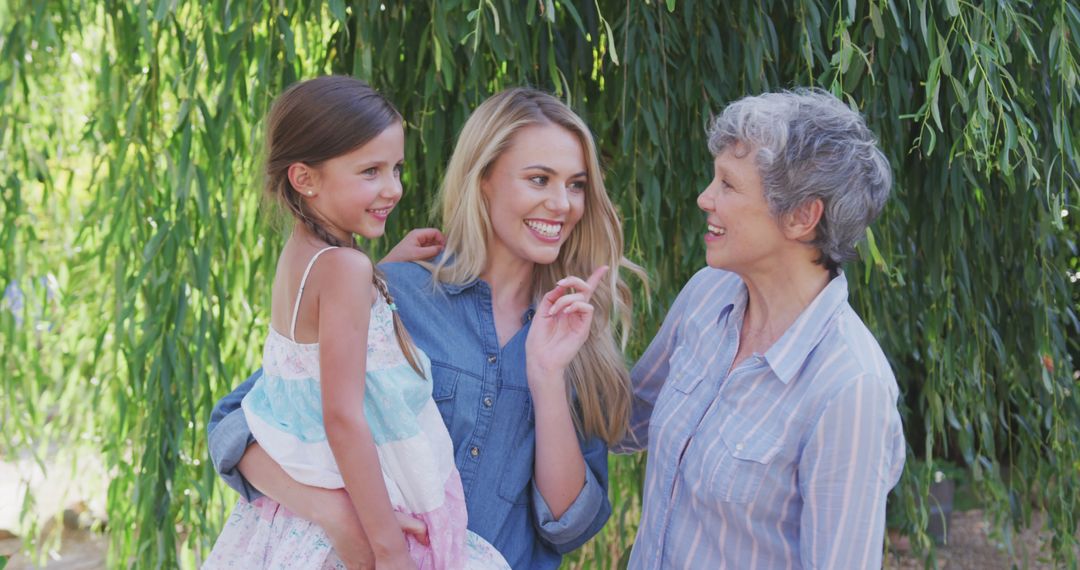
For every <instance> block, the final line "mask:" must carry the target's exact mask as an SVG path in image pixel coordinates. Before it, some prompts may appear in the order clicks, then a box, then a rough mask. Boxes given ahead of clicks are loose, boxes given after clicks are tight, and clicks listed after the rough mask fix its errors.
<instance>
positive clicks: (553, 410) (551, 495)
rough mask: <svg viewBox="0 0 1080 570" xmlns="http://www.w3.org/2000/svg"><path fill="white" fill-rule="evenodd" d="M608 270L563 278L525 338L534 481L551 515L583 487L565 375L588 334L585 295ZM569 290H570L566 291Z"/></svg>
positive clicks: (589, 308) (557, 514)
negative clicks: (532, 415) (533, 436)
mask: <svg viewBox="0 0 1080 570" xmlns="http://www.w3.org/2000/svg"><path fill="white" fill-rule="evenodd" d="M606 272H607V267H601V268H599V269H597V270H596V271H594V272H593V274H592V275H591V276H590V277H589V280H588V282H585V281H582V280H581V279H579V278H577V277H568V278H566V279H563V280H561V281H560V282H559V285H557V286H556V287H555V289H553V290H551V291H550V292H548V293H547V294H546V295H544V298H543V299H542V300H541V302H540V306H539V307H537V311H536V316H535V317H534V318H533V322H532V325H531V328H530V330H529V337H528V339H527V340H526V341H525V351H526V367H527V371H526V373H527V375H528V380H529V391H530V393H531V395H532V399H533V408H534V413H535V415H536V459H535V462H534V465H535V467H534V473H533V481H534V483H535V484H536V488H537V490H538V491H539V492H540V495H541V496H542V497H543V499H544V502H545V503H546V504H547V507H548V509H549V510H550V511H551V514H552V516H553V517H554V518H555V519H559V518H560V517H562V515H563V514H564V513H565V512H566V511H567V509H569V508H570V506H571V505H572V504H573V503H574V500H575V499H577V497H578V495H580V494H581V491H582V489H583V488H584V487H585V483H586V478H585V477H586V476H585V458H584V456H583V455H582V453H581V447H580V444H579V442H578V436H577V430H576V429H575V428H574V421H573V419H572V418H571V417H570V406H569V402H568V401H567V395H566V394H567V390H566V380H565V373H566V367H567V366H569V364H570V361H571V360H573V358H574V356H576V355H577V352H578V350H580V349H581V347H582V345H583V344H584V343H585V340H586V339H588V337H589V330H590V326H591V324H592V314H593V306H592V305H591V304H589V298H590V296H591V295H592V291H593V290H594V289H595V288H596V285H597V284H598V283H599V282H600V279H601V278H603V276H604V273H606ZM570 288H573V289H574V292H573V293H570V292H568V290H569V289H570Z"/></svg>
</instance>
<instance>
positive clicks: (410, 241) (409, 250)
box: [379, 228, 446, 263]
mask: <svg viewBox="0 0 1080 570" xmlns="http://www.w3.org/2000/svg"><path fill="white" fill-rule="evenodd" d="M444 245H446V238H445V237H443V235H442V232H440V231H439V230H438V229H436V228H418V229H415V230H412V231H410V232H409V233H407V234H405V237H403V238H401V241H399V242H398V244H397V245H395V246H394V249H391V250H390V251H388V252H387V253H386V255H384V256H383V258H382V259H380V260H379V263H393V262H395V261H422V260H425V259H431V258H432V257H435V256H436V255H438V254H439V252H440V251H442V248H443V246H444Z"/></svg>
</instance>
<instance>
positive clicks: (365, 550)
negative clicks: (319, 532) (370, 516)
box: [314, 489, 375, 570]
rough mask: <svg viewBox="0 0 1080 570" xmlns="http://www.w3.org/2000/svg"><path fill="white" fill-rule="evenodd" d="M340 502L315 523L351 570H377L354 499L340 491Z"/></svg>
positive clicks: (327, 508) (321, 515) (322, 510)
mask: <svg viewBox="0 0 1080 570" xmlns="http://www.w3.org/2000/svg"><path fill="white" fill-rule="evenodd" d="M337 495H338V496H339V498H340V500H338V501H335V502H334V503H333V504H330V505H325V507H326V508H324V509H321V510H320V517H319V520H316V521H314V522H315V523H316V524H318V525H319V526H320V527H322V528H323V530H324V531H325V532H326V536H327V538H329V539H330V544H331V545H332V546H333V547H334V553H336V554H337V555H338V558H340V559H341V561H342V562H343V563H345V567H346V568H348V569H349V570H372V569H374V568H375V554H374V553H373V552H372V551H371V544H370V543H368V539H367V535H366V534H364V527H363V526H361V524H360V519H359V518H358V517H357V516H356V509H355V508H354V507H353V504H352V499H350V498H349V494H348V493H347V492H345V490H344V489H341V490H338V491H337Z"/></svg>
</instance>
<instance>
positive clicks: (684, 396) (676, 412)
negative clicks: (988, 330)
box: [619, 90, 905, 569]
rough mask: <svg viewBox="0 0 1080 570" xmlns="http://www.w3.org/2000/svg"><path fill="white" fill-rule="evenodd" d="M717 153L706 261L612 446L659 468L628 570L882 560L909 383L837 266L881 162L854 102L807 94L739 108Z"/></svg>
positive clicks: (869, 202)
mask: <svg viewBox="0 0 1080 570" xmlns="http://www.w3.org/2000/svg"><path fill="white" fill-rule="evenodd" d="M709 150H710V151H711V152H712V154H713V156H714V161H713V168H714V177H713V180H712V182H711V183H710V184H709V186H708V187H707V188H705V190H704V191H703V192H702V193H701V195H700V196H699V197H698V206H699V207H700V208H701V209H702V210H703V211H704V212H705V218H706V219H705V220H704V221H705V224H704V225H705V226H706V228H705V230H706V231H705V232H704V239H705V247H706V261H707V262H708V265H709V267H707V268H705V269H702V270H701V271H700V272H698V273H697V275H695V276H694V277H693V278H692V279H691V280H690V282H689V283H688V284H687V285H686V287H685V288H683V290H682V292H681V293H680V294H679V296H678V298H677V299H676V301H675V303H674V305H673V306H672V308H671V310H670V312H669V313H668V315H667V317H666V319H665V321H664V324H663V326H662V328H661V329H660V332H659V334H658V335H657V337H656V338H655V339H654V340H653V341H652V343H651V345H650V346H649V348H648V350H647V351H646V352H645V355H644V356H643V357H642V358H641V360H640V361H639V362H638V363H637V365H636V366H635V367H634V370H633V372H632V373H631V377H632V380H633V383H634V386H635V405H634V414H633V418H632V421H631V430H632V433H631V434H630V436H628V437H627V439H626V441H624V442H623V444H622V445H621V446H620V447H619V450H620V451H624V452H626V451H636V450H639V449H642V448H644V447H646V446H647V447H648V450H649V462H648V467H647V470H646V485H645V499H644V503H645V504H644V511H643V514H642V521H641V527H640V530H639V532H638V536H637V542H636V544H635V546H634V551H633V554H632V557H631V562H630V567H631V568H642V569H643V568H872V567H880V566H881V555H882V535H883V532H884V522H885V498H886V495H887V494H888V492H889V490H890V489H891V488H892V487H893V486H894V485H895V484H896V482H897V480H898V479H899V477H900V473H901V470H902V468H903V464H904V454H905V444H904V437H903V431H902V428H901V424H900V416H899V414H898V413H897V409H896V401H897V398H898V392H899V391H898V389H897V385H896V381H895V379H894V377H893V374H892V371H891V369H890V368H889V363H888V361H887V360H886V358H885V355H884V354H883V353H882V351H881V349H880V347H879V346H878V344H877V342H876V341H875V340H874V337H873V336H872V335H871V334H870V332H869V331H868V330H867V329H866V327H865V325H864V324H863V322H862V321H861V320H860V319H859V316H858V315H856V314H855V312H854V311H853V310H852V308H851V307H850V305H848V302H847V297H848V289H847V280H846V278H845V277H844V274H843V272H842V271H841V270H840V264H841V263H843V262H844V261H846V260H848V259H850V258H852V257H854V255H855V249H854V246H855V243H856V242H857V241H858V240H859V239H860V238H861V236H863V235H864V233H865V231H866V227H867V225H868V224H870V222H871V221H873V220H874V218H876V217H877V215H878V213H879V212H880V211H881V208H882V206H883V205H884V204H885V201H886V199H887V198H888V194H889V188H890V186H891V184H892V177H891V174H890V171H889V165H888V162H887V161H886V160H885V157H884V156H883V155H882V153H881V151H880V150H879V149H878V147H877V144H876V142H875V139H874V136H873V134H872V133H871V132H870V130H869V129H868V128H867V127H866V124H865V123H864V122H863V120H862V118H861V117H860V116H859V114H858V113H856V112H854V111H852V110H851V109H849V108H848V107H847V106H845V105H844V104H843V103H841V102H840V101H839V100H837V99H836V98H835V97H833V96H832V95H830V94H828V93H826V92H823V91H809V90H800V91H795V92H784V93H770V94H766V95H761V96H757V97H747V98H744V99H741V100H739V101H737V102H735V103H733V104H731V105H730V106H729V107H727V108H726V109H725V110H724V112H723V113H722V114H721V115H720V116H719V117H718V118H717V119H716V120H715V121H714V122H713V123H712V126H711V128H710V131H709Z"/></svg>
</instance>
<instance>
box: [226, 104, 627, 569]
mask: <svg viewBox="0 0 1080 570" xmlns="http://www.w3.org/2000/svg"><path fill="white" fill-rule="evenodd" d="M439 206H440V208H441V214H442V224H443V228H444V231H445V250H444V251H443V253H442V255H441V256H440V257H439V258H437V259H436V260H435V261H433V262H431V263H387V261H388V260H386V259H384V263H383V265H382V266H381V267H382V269H383V270H384V271H385V273H386V276H387V279H388V282H389V285H390V292H391V294H392V295H393V296H394V297H395V298H398V299H408V303H400V304H399V307H398V311H399V313H400V315H401V319H402V321H403V322H404V324H405V326H406V328H407V329H408V330H409V332H410V333H411V335H412V337H413V339H414V340H415V342H416V344H417V345H418V346H419V347H420V348H421V349H422V350H423V351H424V352H425V353H426V354H427V355H428V357H429V358H430V359H431V362H432V368H433V378H434V380H433V382H434V385H433V395H434V398H435V401H436V403H437V405H438V407H439V411H440V413H441V414H442V417H443V421H444V422H445V423H446V427H447V428H448V430H449V432H450V436H451V439H452V440H453V442H454V448H455V460H456V463H457V467H458V469H459V471H460V472H461V479H462V483H463V485H464V489H465V500H466V504H467V507H468V511H469V529H470V530H472V531H473V532H475V533H477V534H478V535H480V536H481V537H483V538H485V539H487V540H488V541H489V542H491V543H492V544H493V545H494V546H495V547H496V548H497V549H498V550H499V551H500V552H501V553H502V554H503V555H504V556H505V557H506V559H507V561H509V563H510V564H511V566H512V567H514V568H556V567H558V565H559V563H560V561H561V558H562V554H563V553H565V552H568V551H570V550H573V549H575V548H577V547H579V546H580V545H582V544H583V543H584V542H585V541H586V540H588V539H589V538H590V537H592V536H593V535H594V534H595V533H596V532H597V531H598V530H599V529H600V528H601V527H602V526H603V524H604V522H606V520H607V518H608V516H609V515H610V513H611V505H610V504H609V502H608V499H607V483H608V480H607V445H608V444H610V443H614V442H616V441H619V439H620V438H621V437H622V436H623V432H624V429H625V426H626V424H627V417H628V413H629V406H630V389H629V379H628V373H627V370H626V368H625V366H624V363H623V358H622V353H621V351H620V350H619V347H618V345H617V344H616V341H615V335H614V331H613V325H612V322H613V321H618V322H620V323H621V324H622V326H623V327H624V328H625V326H626V325H627V324H628V323H629V319H630V310H631V306H630V295H629V290H628V288H627V286H626V284H625V283H624V282H623V280H622V278H621V276H620V274H619V271H618V270H617V269H618V268H620V267H622V268H627V269H628V270H630V271H632V272H634V273H637V274H639V275H640V274H641V273H640V269H639V268H637V267H636V266H635V265H633V264H631V263H630V262H628V261H627V260H626V259H625V258H624V257H623V255H622V229H621V226H620V223H619V220H618V217H617V215H616V212H615V209H614V207H613V205H612V204H611V201H610V200H609V198H608V196H607V193H606V190H605V188H604V183H603V178H602V176H601V171H600V167H599V164H598V161H597V157H596V148H595V146H594V144H593V140H592V135H591V133H590V132H589V129H588V127H586V126H585V124H584V122H583V121H582V120H581V119H580V117H578V116H577V115H576V114H574V112H573V111H571V110H570V109H569V108H568V107H567V106H566V105H564V104H563V103H562V102H560V101H559V100H558V99H556V98H554V97H552V96H550V95H548V94H545V93H542V92H539V91H535V90H532V89H511V90H508V91H504V92H502V93H499V94H496V95H494V96H493V97H491V98H489V99H488V100H487V101H485V102H484V103H483V104H482V105H480V107H478V108H477V109H476V111H475V112H474V113H473V114H472V116H471V117H470V118H469V120H468V121H467V122H466V124H465V126H464V128H463V129H462V132H461V135H460V137H459V139H458V144H457V147H456V148H455V150H454V154H453V156H452V158H451V159H450V164H449V165H448V167H447V173H446V178H445V180H444V183H443V186H442V189H441V192H440V197H439ZM415 249H418V248H414V250H415ZM409 255H410V254H405V255H404V256H405V257H408V256H409ZM391 257H400V255H397V254H393V253H392V255H391ZM607 268H614V269H616V270H611V271H609V270H607ZM585 275H589V276H590V277H589V278H588V279H587V280H586V279H582V278H581V277H579V276H585ZM258 376H259V374H256V375H255V376H253V377H252V378H251V379H249V380H248V381H247V382H245V383H244V384H243V385H241V386H240V388H238V389H237V390H236V391H234V392H233V393H232V394H230V395H229V396H228V397H226V398H225V399H224V400H222V401H221V402H220V403H219V404H218V406H217V408H216V409H215V411H214V417H213V418H212V420H211V426H210V448H211V454H212V455H213V459H214V464H215V467H216V468H217V470H218V471H219V473H221V475H222V476H223V477H224V478H225V480H226V482H227V483H228V484H229V485H230V486H232V487H233V488H235V489H236V490H237V491H239V492H241V493H242V494H243V495H244V496H245V497H248V498H249V499H251V498H254V497H257V496H258V495H259V494H260V491H261V492H265V493H266V494H268V495H269V496H271V497H272V498H274V499H276V500H278V501H279V502H281V503H282V504H283V505H285V506H286V507H288V508H290V509H292V510H294V511H296V512H297V513H298V514H300V515H301V516H304V517H306V518H309V519H311V520H313V521H315V522H317V523H319V524H320V525H322V526H323V528H325V529H326V530H327V532H328V534H330V535H331V540H332V541H333V542H334V545H335V547H336V548H337V550H338V554H339V555H340V556H341V557H342V558H343V559H344V560H346V562H347V563H350V564H353V565H356V566H358V567H362V566H363V565H364V564H366V563H367V562H368V561H370V549H369V548H368V547H367V544H366V541H365V539H364V536H363V532H362V531H361V530H360V525H359V522H358V521H357V520H356V515H355V513H354V512H353V511H352V510H351V509H349V508H345V507H347V506H348V505H349V499H348V497H345V496H342V495H343V493H342V492H340V491H332V490H326V489H318V488H314V487H306V486H302V485H299V484H297V483H295V482H293V481H292V480H291V479H289V478H288V477H287V476H285V475H284V473H283V472H280V469H275V468H274V464H273V462H272V460H270V459H269V457H268V456H267V455H266V453H265V452H264V451H262V449H261V448H260V447H259V445H258V444H257V443H253V441H252V439H251V436H250V430H249V429H248V427H247V425H246V424H245V423H244V419H243V415H242V414H239V413H236V412H235V410H236V409H237V408H238V402H239V401H240V399H241V398H242V397H243V395H244V393H246V392H247V390H248V389H250V386H251V385H252V384H253V383H254V382H255V381H256V380H257V378H258ZM245 477H247V478H246V479H245ZM256 489H258V490H256Z"/></svg>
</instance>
